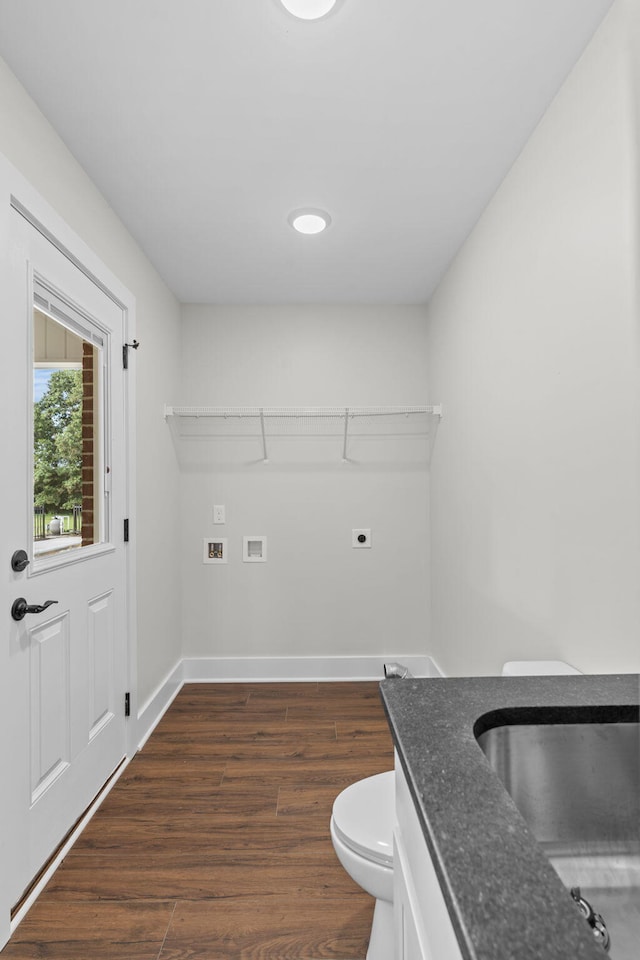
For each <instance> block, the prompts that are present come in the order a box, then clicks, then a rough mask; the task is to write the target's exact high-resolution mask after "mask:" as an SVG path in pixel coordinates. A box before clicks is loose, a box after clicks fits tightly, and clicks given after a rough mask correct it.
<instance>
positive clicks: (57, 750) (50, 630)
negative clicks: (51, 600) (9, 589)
mask: <svg viewBox="0 0 640 960" xmlns="http://www.w3.org/2000/svg"><path fill="white" fill-rule="evenodd" d="M70 652H71V646H70V635H69V611H68V610H67V611H65V612H64V613H62V614H60V615H59V616H56V617H53V618H52V619H51V620H47V621H46V622H45V623H42V624H38V625H37V626H34V627H32V628H31V629H30V630H29V688H30V698H29V728H30V731H31V744H30V747H31V748H30V768H31V806H32V807H33V806H34V805H35V804H36V803H38V801H39V800H41V799H42V797H43V796H44V794H45V793H46V792H47V790H48V789H49V787H51V786H52V785H53V784H54V783H55V782H56V780H58V778H59V777H61V776H62V774H63V773H64V772H65V770H67V768H68V767H69V764H70V761H71V717H70V712H69V701H70V697H69V688H70V674H71V665H70V662H69V657H70ZM45 677H47V678H48V679H49V680H51V679H53V680H54V682H53V684H52V683H47V684H45V683H44V678H45Z"/></svg>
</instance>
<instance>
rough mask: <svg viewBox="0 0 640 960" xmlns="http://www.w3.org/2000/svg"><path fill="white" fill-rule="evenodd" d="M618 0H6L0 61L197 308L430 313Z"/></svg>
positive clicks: (181, 295) (1, 11) (1, 7)
mask: <svg viewBox="0 0 640 960" xmlns="http://www.w3.org/2000/svg"><path fill="white" fill-rule="evenodd" d="M611 3H612V0H339V2H338V6H337V7H336V9H335V10H334V11H333V12H332V13H331V14H330V15H328V16H327V17H325V18H323V19H321V20H318V21H315V22H311V21H302V20H296V19H294V18H293V17H292V16H291V15H290V14H288V13H287V12H286V11H285V10H284V8H283V7H282V6H281V4H280V3H279V2H278V0H108V2H107V0H0V56H2V57H4V59H5V60H6V61H7V63H8V64H9V66H10V67H11V68H12V70H13V71H14V73H15V74H16V76H17V77H18V79H19V80H20V81H21V82H22V84H23V85H24V86H25V87H26V89H27V91H28V92H29V93H30V94H31V96H32V97H33V98H34V99H35V101H36V102H37V103H38V105H39V107H40V109H41V110H42V111H43V113H44V114H45V116H46V117H47V118H48V119H49V120H50V122H51V123H52V124H53V126H54V127H55V128H56V130H57V131H58V133H59V134H60V136H61V137H62V139H63V140H64V142H65V143H66V144H67V146H68V147H69V149H70V150H71V152H72V153H73V154H74V155H75V157H76V158H77V160H78V161H79V162H80V163H81V164H82V166H83V167H84V169H85V170H86V171H87V172H88V173H89V175H90V176H91V178H92V179H93V181H94V182H95V183H96V184H97V186H98V187H99V189H100V190H101V191H102V193H103V194H104V196H105V197H106V198H107V200H108V202H109V203H110V205H111V206H112V207H113V209H114V210H115V211H116V213H117V214H118V215H119V217H120V218H121V219H122V221H123V222H124V223H125V225H126V226H127V228H128V229H129V231H130V232H131V233H132V234H133V236H134V237H135V238H136V240H137V241H138V243H139V244H140V246H141V247H142V248H143V250H144V251H145V253H146V254H147V256H148V257H149V259H150V260H151V262H152V263H153V264H154V266H155V267H156V269H157V270H158V272H159V273H160V274H161V275H162V277H163V278H164V279H165V281H166V283H167V284H168V286H169V287H170V288H171V289H172V290H173V291H174V293H175V294H176V296H177V297H178V299H179V300H181V301H182V302H191V303H196V302H199V303H207V302H208V303H287V302H288V303H295V302H299V303H300V302H304V303H311V302H317V303H422V302H425V301H426V300H428V299H429V297H430V295H431V293H432V292H433V290H434V288H435V286H436V284H437V282H438V280H439V278H440V277H441V276H442V273H443V271H444V270H445V269H446V267H447V265H448V263H449V262H450V261H451V259H452V257H453V256H454V255H455V253H456V251H457V250H458V248H459V247H460V245H461V243H462V242H463V241H464V239H465V237H466V236H467V235H468V233H469V231H470V230H471V228H472V227H473V225H474V223H475V222H476V221H477V219H478V217H479V215H480V214H481V212H482V210H483V208H484V207H485V206H486V204H487V202H488V201H489V200H490V198H491V196H492V195H493V193H494V192H495V190H496V188H497V187H498V185H499V184H500V182H501V181H502V179H503V178H504V176H505V174H506V172H507V171H508V169H509V167H510V166H511V164H512V163H513V161H514V160H515V158H516V157H517V155H518V153H519V152H520V150H521V149H522V147H523V145H524V143H525V142H526V140H527V138H528V137H529V136H530V134H531V132H532V130H533V128H534V127H535V125H536V123H537V122H538V120H539V119H540V117H541V116H542V114H543V113H544V111H545V109H546V108H547V106H548V104H549V103H550V101H551V99H552V98H553V96H554V95H555V93H556V92H557V90H558V89H559V87H560V86H561V84H562V82H563V80H564V78H565V77H566V76H567V74H568V72H569V71H570V69H571V67H572V66H573V64H574V63H575V62H576V60H577V59H578V57H579V55H580V53H581V52H582V51H583V49H584V48H585V46H586V44H587V43H588V41H589V39H590V37H591V36H592V35H593V33H594V31H595V29H596V28H597V26H598V24H599V23H600V21H601V20H602V18H603V16H604V14H605V13H606V11H607V10H608V8H609V7H610V6H611ZM305 207H316V208H321V209H324V210H326V211H328V212H329V214H330V216H331V218H332V223H331V226H330V227H329V229H328V230H327V231H326V232H325V233H323V234H320V235H317V236H300V235H298V234H296V233H295V232H294V231H293V229H292V228H291V227H290V225H289V223H288V220H287V218H288V216H289V214H290V212H291V211H292V210H294V209H297V208H305Z"/></svg>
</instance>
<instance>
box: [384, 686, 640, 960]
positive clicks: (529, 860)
mask: <svg viewBox="0 0 640 960" xmlns="http://www.w3.org/2000/svg"><path fill="white" fill-rule="evenodd" d="M380 690H381V695H382V701H383V704H384V707H385V710H386V712H387V717H388V720H389V725H390V728H391V733H392V736H393V739H394V743H395V747H396V750H397V751H398V754H399V757H400V762H401V763H402V767H403V769H404V772H405V775H406V778H407V781H408V784H409V788H410V790H411V792H412V795H413V800H414V803H415V807H416V811H417V814H418V818H419V820H420V822H421V824H422V827H423V830H424V835H425V839H426V842H427V846H428V848H429V851H430V853H431V856H432V859H433V862H434V866H435V869H436V872H437V874H438V878H439V881H440V885H441V888H442V892H443V895H444V898H445V901H446V904H447V907H448V910H449V915H450V917H451V921H452V923H453V927H454V930H455V932H456V935H457V938H458V943H459V945H460V949H461V952H462V955H463V957H465V960H560V958H562V960H603V957H604V956H605V954H604V952H603V950H602V948H601V947H600V945H599V944H598V943H597V942H596V941H595V939H594V937H593V934H592V933H591V930H590V929H589V926H588V924H587V923H586V921H585V920H584V919H583V917H582V916H581V915H580V913H579V911H578V909H577V907H576V906H575V904H574V903H573V902H572V900H571V898H570V895H569V893H568V891H567V890H566V888H565V887H564V886H563V884H562V883H561V881H560V879H559V877H558V875H557V874H556V872H555V870H554V869H553V868H552V866H551V864H550V863H549V861H548V859H547V857H546V856H545V854H544V853H543V851H542V848H541V847H540V845H539V844H538V843H537V841H536V840H535V838H534V836H533V834H532V833H531V832H530V830H529V829H528V827H527V825H526V823H525V821H524V820H523V818H522V816H521V815H520V813H519V812H518V810H517V808H516V806H515V804H514V803H513V801H512V800H511V797H510V796H509V795H508V793H507V792H506V790H505V789H504V787H503V785H502V783H501V781H500V780H499V779H498V777H497V776H496V775H495V774H494V773H493V771H492V769H491V767H490V766H489V763H488V762H487V760H486V758H485V756H484V754H483V752H482V750H481V749H480V747H479V746H478V744H477V742H476V738H475V735H474V727H475V731H476V733H480V732H482V729H488V728H490V727H495V726H499V725H502V724H509V723H533V722H540V719H539V716H536V714H537V713H538V711H540V709H541V708H543V709H544V710H545V713H546V714H547V722H549V721H551V722H554V721H555V722H564V723H570V722H588V721H594V722H595V721H600V722H605V721H615V720H616V719H618V718H620V717H621V715H622V714H624V715H625V717H626V719H633V718H634V717H636V718H637V704H638V701H639V699H640V696H639V694H640V676H638V675H635V674H634V675H631V674H629V675H625V676H618V675H602V676H558V677H553V676H546V677H504V678H503V677H479V678H451V679H425V680H422V679H406V680H398V679H391V680H383V681H382V683H381V684H380ZM480 718H482V719H480Z"/></svg>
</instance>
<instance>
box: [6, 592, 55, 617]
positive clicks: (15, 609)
mask: <svg viewBox="0 0 640 960" xmlns="http://www.w3.org/2000/svg"><path fill="white" fill-rule="evenodd" d="M57 602H58V601H57V600H46V601H45V602H44V603H27V601H26V600H25V598H24V597H18V599H17V600H14V601H13V606H12V607H11V616H12V617H13V619H14V620H23V619H24V617H25V616H26V615H27V614H28V613H42V611H43V610H46V609H47V607H50V606H51V604H52V603H57Z"/></svg>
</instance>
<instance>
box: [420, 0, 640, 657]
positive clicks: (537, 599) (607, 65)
mask: <svg viewBox="0 0 640 960" xmlns="http://www.w3.org/2000/svg"><path fill="white" fill-rule="evenodd" d="M632 7H633V5H632V4H629V5H627V3H626V2H624V0H621V2H620V3H618V4H617V5H616V6H614V8H613V10H612V13H611V14H610V15H609V18H608V20H606V21H605V24H604V25H603V27H602V28H601V30H600V31H599V33H598V34H597V35H596V37H595V39H594V41H593V42H592V44H591V46H590V47H589V49H588V50H587V52H586V53H585V55H584V56H583V58H582V60H581V61H580V62H579V64H578V65H577V67H576V68H575V70H574V72H573V74H572V75H571V76H570V78H569V80H568V81H567V83H566V85H565V86H564V88H563V89H562V91H561V92H560V94H559V95H558V97H557V99H556V101H555V102H554V103H553V104H552V106H551V108H550V110H549V111H548V113H547V114H546V116H545V117H544V119H543V121H542V122H541V124H540V125H539V128H538V129H537V131H536V132H535V133H534V135H533V137H532V139H531V141H530V142H529V144H528V145H527V147H526V149H525V150H524V152H523V153H522V155H521V157H520V158H519V160H518V162H517V163H516V165H515V167H514V168H513V170H512V171H511V173H510V175H509V176H508V177H507V179H506V181H505V182H504V184H503V185H502V187H501V189H500V190H499V191H498V193H497V195H496V197H495V198H494V199H493V201H492V202H491V204H490V205H489V207H488V209H487V210H486V212H485V214H484V216H483V217H482V219H481V221H480V222H479V224H478V225H477V228H476V229H475V231H474V232H473V234H472V235H471V237H470V238H469V240H468V242H467V243H466V245H465V246H464V248H463V249H462V251H461V253H460V254H459V256H458V257H457V259H456V260H455V262H454V264H453V265H452V267H451V268H450V270H449V271H448V273H447V275H446V277H445V279H444V281H443V282H442V284H441V285H440V287H439V289H438V291H437V293H436V295H435V296H434V298H433V300H432V302H431V304H430V307H429V360H430V362H429V380H430V387H431V393H432V396H436V395H437V397H438V400H440V399H442V402H443V404H444V410H445V417H444V420H443V423H442V425H441V427H440V429H439V431H438V436H437V438H436V443H435V447H434V452H433V458H432V473H431V491H432V503H431V515H432V564H433V579H432V594H433V618H432V639H431V651H430V652H431V653H432V655H433V656H434V657H435V659H436V660H437V661H438V662H439V664H440V666H441V667H442V668H443V669H444V670H445V671H446V672H447V673H451V674H459V675H460V674H476V673H477V674H483V673H494V672H496V671H498V670H499V669H500V665H501V664H502V662H503V661H504V660H507V659H517V658H522V659H530V658H537V657H542V658H551V659H563V660H567V661H568V662H570V663H572V664H574V665H575V666H576V667H578V668H580V669H582V670H584V671H587V672H598V671H602V672H610V671H637V670H639V669H640V644H639V643H638V630H639V624H640V590H639V589H638V584H639V583H640V450H639V442H640V441H639V438H640V433H639V430H638V427H639V416H638V414H639V403H638V390H639V386H640V376H639V373H640V370H639V352H638V349H639V330H638V323H639V314H638V296H637V280H636V278H637V273H638V267H639V263H640V260H639V258H638V243H637V218H638V207H637V176H638V170H639V167H638V156H637V151H636V129H637V115H636V113H635V103H634V99H633V83H632V75H631V71H630V62H629V53H630V51H629V49H628V44H629V42H630V37H631V36H632V34H631V31H630V24H629V16H630V14H631V11H632ZM634 16H637V15H635V14H634ZM639 37H640V33H638V32H637V33H636V34H635V47H634V49H633V50H632V51H631V52H632V53H633V55H634V56H635V59H636V61H638V60H639V59H640V42H639Z"/></svg>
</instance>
